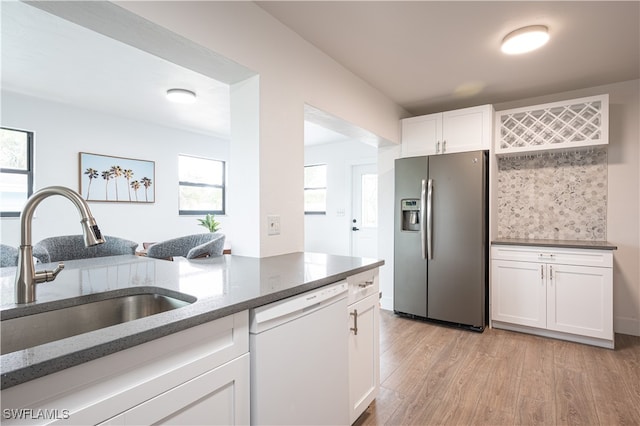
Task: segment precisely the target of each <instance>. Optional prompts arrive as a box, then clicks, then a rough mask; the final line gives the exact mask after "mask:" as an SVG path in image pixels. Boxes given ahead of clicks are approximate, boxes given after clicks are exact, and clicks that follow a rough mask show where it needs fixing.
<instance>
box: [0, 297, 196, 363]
mask: <svg viewBox="0 0 640 426" xmlns="http://www.w3.org/2000/svg"><path fill="white" fill-rule="evenodd" d="M193 302H195V298H194V297H192V296H187V295H184V298H183V299H179V298H176V297H170V296H166V295H162V294H157V293H142V294H133V295H126V296H117V297H112V298H108V299H104V300H99V301H90V302H86V301H80V302H79V303H77V304H74V305H72V306H68V307H64V308H59V309H54V310H49V311H46V312H38V313H34V314H31V315H25V316H18V317H17V318H11V319H5V320H2V321H1V322H0V339H1V342H0V354H2V355H4V354H6V353H10V352H14V351H19V350H22V349H27V348H31V347H33V346H38V345H42V344H44V343H49V342H53V341H56V340H60V339H64V338H66V337H71V336H75V335H78V334H82V333H87V332H90V331H94V330H98V329H101V328H105V327H109V326H112V325H116V324H121V323H125V322H128V321H133V320H136V319H139V318H144V317H148V316H150V315H155V314H159V313H161V312H166V311H170V310H173V309H178V308H181V307H184V306H187V305H190V304H191V303H193ZM17 309H24V308H17Z"/></svg>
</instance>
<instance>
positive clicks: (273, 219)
mask: <svg viewBox="0 0 640 426" xmlns="http://www.w3.org/2000/svg"><path fill="white" fill-rule="evenodd" d="M267 235H280V216H279V215H269V216H267Z"/></svg>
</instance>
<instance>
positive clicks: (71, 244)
mask: <svg viewBox="0 0 640 426" xmlns="http://www.w3.org/2000/svg"><path fill="white" fill-rule="evenodd" d="M104 239H105V243H104V244H98V245H97V246H93V247H85V245H84V237H83V236H82V235H64V236H60V237H49V238H45V239H43V240H41V241H38V242H37V243H36V244H34V245H33V256H34V257H35V258H37V259H38V260H39V261H40V262H42V263H49V262H59V261H61V260H73V259H89V258H93V257H103V256H117V255H120V254H135V253H136V247H138V243H136V242H135V241H129V240H126V239H124V238H119V237H110V236H105V237H104Z"/></svg>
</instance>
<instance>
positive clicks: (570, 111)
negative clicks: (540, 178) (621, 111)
mask: <svg viewBox="0 0 640 426" xmlns="http://www.w3.org/2000/svg"><path fill="white" fill-rule="evenodd" d="M496 129H497V134H496V141H495V153H496V155H509V154H512V155H513V154H520V153H529V152H537V151H549V150H557V149H562V150H567V149H570V150H575V149H580V148H585V147H593V146H598V145H607V144H608V143H609V95H599V96H591V97H588V98H580V99H572V100H568V101H562V102H553V103H548V104H542V105H535V106H530V107H524V108H515V109H510V110H505V111H498V112H497V113H496Z"/></svg>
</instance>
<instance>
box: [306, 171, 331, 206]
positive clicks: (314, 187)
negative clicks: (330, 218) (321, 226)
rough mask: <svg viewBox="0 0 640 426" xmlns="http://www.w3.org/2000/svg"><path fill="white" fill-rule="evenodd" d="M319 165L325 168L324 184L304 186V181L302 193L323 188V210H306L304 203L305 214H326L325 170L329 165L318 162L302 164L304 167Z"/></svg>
mask: <svg viewBox="0 0 640 426" xmlns="http://www.w3.org/2000/svg"><path fill="white" fill-rule="evenodd" d="M320 166H324V168H325V186H306V182H304V183H305V185H304V193H306V192H307V191H308V190H318V189H323V190H324V201H325V203H324V210H307V206H306V204H305V205H304V206H303V207H304V214H305V215H326V214H327V194H328V192H327V186H326V185H327V173H326V172H327V170H328V168H329V166H328V165H327V164H326V163H319V164H306V165H305V166H304V168H305V169H306V168H307V167H320Z"/></svg>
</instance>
